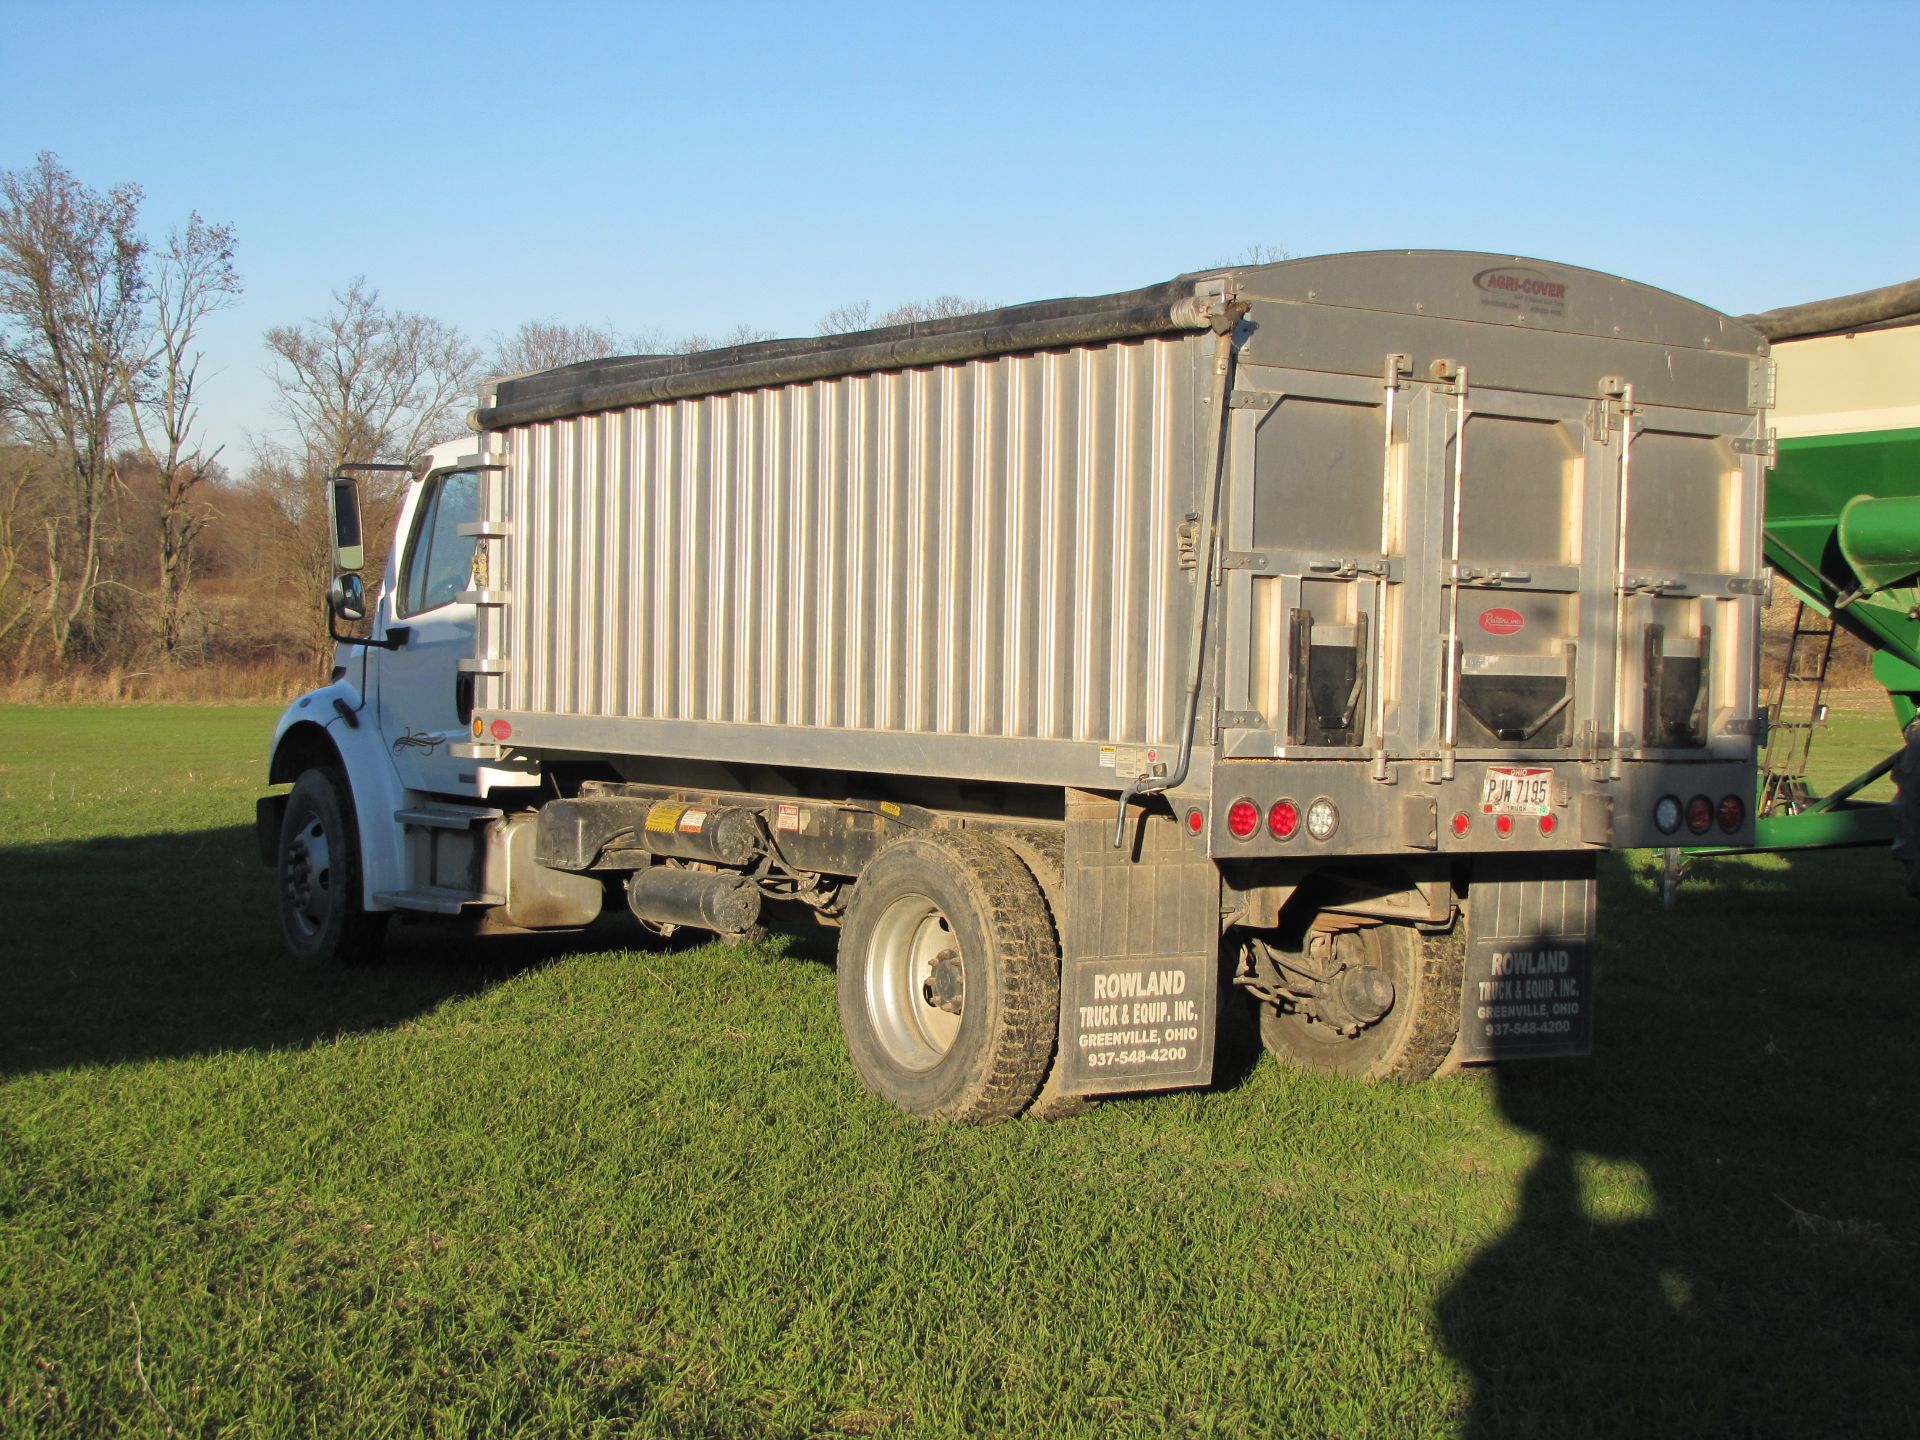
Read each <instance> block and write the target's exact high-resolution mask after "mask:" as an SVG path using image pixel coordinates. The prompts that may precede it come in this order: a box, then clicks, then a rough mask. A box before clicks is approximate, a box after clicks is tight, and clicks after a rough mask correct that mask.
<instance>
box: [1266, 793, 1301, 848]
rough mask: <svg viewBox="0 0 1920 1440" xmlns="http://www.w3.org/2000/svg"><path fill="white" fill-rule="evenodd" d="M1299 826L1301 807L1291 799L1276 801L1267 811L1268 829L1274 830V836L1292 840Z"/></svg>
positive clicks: (1279, 838) (1277, 838) (1278, 838)
mask: <svg viewBox="0 0 1920 1440" xmlns="http://www.w3.org/2000/svg"><path fill="white" fill-rule="evenodd" d="M1299 828H1300V807H1299V806H1297V805H1295V804H1294V803H1293V802H1292V801H1291V800H1276V801H1274V802H1273V808H1272V809H1271V810H1269V811H1267V829H1269V830H1271V831H1272V832H1273V838H1274V839H1276V840H1291V839H1292V838H1293V832H1294V831H1296V830H1298V829H1299Z"/></svg>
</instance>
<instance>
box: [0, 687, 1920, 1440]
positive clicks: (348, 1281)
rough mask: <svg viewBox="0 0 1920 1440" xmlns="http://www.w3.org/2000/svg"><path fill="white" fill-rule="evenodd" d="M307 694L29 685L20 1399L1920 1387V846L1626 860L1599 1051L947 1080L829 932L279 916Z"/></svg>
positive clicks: (570, 1421)
mask: <svg viewBox="0 0 1920 1440" xmlns="http://www.w3.org/2000/svg"><path fill="white" fill-rule="evenodd" d="M1856 723H1857V724H1858V725H1860V726H1863V727H1867V728H1866V729H1863V730H1862V731H1861V732H1860V733H1858V734H1855V733H1854V732H1853V731H1852V730H1851V729H1849V728H1847V727H1851V726H1853V725H1855V724H1856ZM1873 723H1874V719H1873V717H1870V716H1862V717H1859V718H1858V720H1857V721H1856V720H1855V719H1854V718H1852V717H1850V716H1846V715H1841V716H1837V717H1836V727H1837V732H1838V733H1842V734H1843V736H1844V737H1849V738H1847V739H1846V743H1847V744H1858V745H1860V746H1863V747H1868V748H1870V747H1871V745H1873V744H1876V743H1878V742H1877V741H1876V740H1874V738H1873V732H1872V730H1871V726H1872V724H1873ZM1885 723H1886V726H1887V728H1888V730H1889V734H1890V731H1891V726H1890V722H1885ZM270 726H271V715H270V714H269V713H268V712H265V711H257V710H247V711H242V710H232V711H223V710H201V709H191V710H190V709H159V708H151V709H136V710H122V711H87V710H68V711H56V710H0V877H3V878H4V890H3V891H0V894H4V899H5V904H6V906H7V913H6V916H5V926H6V928H5V932H4V933H5V937H6V938H5V941H4V962H3V963H4V967H5V968H4V973H5V976H6V978H7V980H8V982H9V987H10V990H11V992H12V993H11V996H10V998H9V1000H8V1002H7V1003H6V1004H5V1005H4V1006H3V1007H0V1433H4V1434H5V1435H7V1436H10V1437H11V1436H35V1435H69V1436H100V1435H120V1434H126V1435H164V1434H167V1433H169V1432H172V1433H177V1434H180V1435H195V1436H198V1435H209V1436H211V1435H274V1436H277V1435H314V1436H343V1435H352V1436H379V1435H395V1436H400V1435H416V1434H418V1435H522V1434H525V1435H627V1434H637V1435H716V1436H718V1435H725V1436H802V1435H862V1434H883V1435H903V1436H904V1435H913V1436H920V1435H956V1434H969V1433H970V1434H987V1433H1020V1434H1033V1435H1048V1436H1052V1435H1065V1436H1082V1435H1084V1436H1107V1435H1121V1436H1163V1435H1189V1434H1191V1435H1219V1436H1242V1435H1257V1434H1273V1435H1322V1434H1339V1435H1343V1436H1362V1435H1379V1436H1403V1435H1436V1436H1437V1435H1460V1434H1468V1435H1476V1436H1478V1435H1495V1434H1516V1435H1518V1434H1588V1433H1591V1434H1660V1435H1688V1434H1698V1435H1707V1434H1714V1435H1721V1434H1780V1435H1787V1434H1810V1435H1813V1434H1817V1435H1833V1434H1846V1433H1853V1434H1911V1433H1913V1432H1914V1430H1915V1429H1916V1426H1920V1402H1916V1396H1920V1306H1916V1305H1915V1304H1914V1302H1913V1295H1914V1290H1915V1280H1916V1274H1915V1270H1916V1265H1915V1257H1916V1253H1917V1252H1916V1249H1915V1244H1916V1242H1920V1214H1917V1213H1916V1203H1915V1198H1914V1197H1915V1194H1916V1191H1917V1190H1920V1185H1917V1184H1916V1182H1920V1147H1916V1144H1915V1141H1914V1138H1913V1135H1914V1126H1913V1115H1914V1113H1915V1109H1916V1101H1920V1094H1916V1090H1917V1089H1920V1087H1917V1086H1916V1083H1915V1068H1914V1065H1913V1059H1912V1054H1913V1051H1912V1036H1913V1034H1914V1030H1915V1025H1916V1020H1920V1015H1916V1007H1915V1004H1914V1001H1913V998H1912V995H1913V980H1914V967H1913V958H1914V956H1913V948H1914V947H1913V944H1912V939H1911V937H1912V935H1913V932H1914V920H1915V915H1916V911H1915V909H1914V904H1915V902H1912V901H1909V900H1907V899H1906V898H1905V897H1904V896H1903V895H1902V894H1901V887H1900V885H1899V883H1898V878H1899V877H1898V871H1897V869H1896V868H1895V867H1894V866H1893V865H1892V862H1891V861H1890V860H1888V859H1886V858H1885V857H1884V856H1881V855H1877V854H1871V853H1865V852H1856V853H1842V854H1830V855H1799V856H1795V857H1792V858H1790V859H1788V858H1780V857H1760V858H1754V859H1746V860H1726V861H1715V862H1713V864H1712V865H1711V866H1709V867H1702V869H1701V870H1700V871H1699V873H1697V874H1696V876H1695V877H1693V878H1690V879H1689V880H1688V881H1687V883H1686V884H1685V885H1684V886H1683V887H1682V891H1681V896H1680V903H1679V905H1678V907H1677V908H1676V909H1675V910H1674V911H1673V912H1671V913H1667V912H1663V911H1662V910H1661V909H1660V906H1659V903H1658V894H1657V888H1658V887H1657V876H1658V867H1657V859H1656V857H1654V856H1651V855H1634V856H1630V857H1623V858H1621V859H1619V860H1617V861H1611V862H1609V863H1608V865H1607V867H1606V870H1605V873H1604V876H1603V889H1604V898H1603V906H1602V925H1603V930H1604V940H1603V944H1602V948H1601V952H1600V956H1599V965H1598V970H1599V974H1598V986H1599V992H1598V994H1599V1000H1598V1025H1597V1037H1596V1039H1597V1046H1598V1050H1597V1054H1596V1056H1595V1058H1594V1059H1592V1060H1591V1061H1586V1062H1576V1063H1572V1064H1561V1065H1541V1066H1535V1067H1517V1068H1514V1069H1512V1070H1509V1071H1504V1072H1502V1073H1501V1074H1499V1075H1498V1076H1475V1077H1464V1078H1461V1079H1458V1080H1453V1081H1444V1082H1439V1083H1436V1084H1431V1085H1427V1086H1422V1087H1416V1088H1408V1089H1396V1088H1363V1087H1358V1086H1352V1085H1348V1084H1344V1083H1336V1082H1332V1081H1327V1080H1321V1079H1317V1078H1313V1077H1308V1076H1302V1075H1297V1074H1292V1073H1288V1072H1283V1071H1281V1070H1280V1069H1278V1068H1277V1067H1276V1066H1274V1065H1273V1064H1272V1063H1271V1062H1263V1063H1261V1064H1260V1065H1259V1066H1257V1067H1255V1068H1254V1069H1253V1070H1252V1071H1251V1072H1250V1073H1248V1074H1246V1075H1245V1076H1244V1077H1243V1078H1240V1079H1238V1080H1237V1082H1236V1083H1233V1084H1232V1085H1230V1086H1228V1087H1225V1088H1222V1089H1219V1090H1216V1091H1213V1092H1208V1093H1183V1094H1175V1095H1167V1096H1161V1097H1155V1098H1148V1099H1141V1100H1131V1101H1124V1102H1116V1103H1109V1104H1105V1105H1102V1106H1100V1107H1098V1108H1097V1109H1096V1110H1094V1111H1093V1112H1092V1113H1090V1114H1089V1115H1087V1116H1085V1117H1083V1118H1081V1119H1079V1120H1076V1121H1072V1122H1068V1123H1064V1124H1058V1125H1051V1126H1049V1125H1042V1124H1038V1123H1030V1122H1019V1123H1015V1124H1011V1125H1005V1126H1000V1127H997V1128H990V1129H955V1128H945V1127H939V1126H929V1125H926V1124H922V1123H919V1122H916V1121H912V1120H909V1119H907V1118H905V1117H903V1116H901V1115H899V1114H897V1113H895V1112H893V1111H892V1110H890V1109H888V1108H887V1107H885V1106H884V1105H882V1104H880V1103H879V1102H877V1101H874V1100H872V1099H870V1098H869V1097H867V1096H865V1095H864V1094H863V1093H862V1092H861V1091H860V1090H859V1088H858V1086H857V1085H856V1083H855V1082H854V1080H853V1077H852V1074H851V1072H850V1070H849V1068H848V1066H847V1064H846V1062H845V1060H844V1058H843V1056H842V1054H841V1051H840V1045H839V1039H838V1033H837V1030H836V1027H835V1021H834V1015H833V976H832V971H831V969H830V967H829V965H828V964H826V963H823V962H824V961H825V960H826V959H827V958H828V957H829V955H830V951H828V950H827V949H826V948H825V947H824V946H823V945H822V944H821V943H820V942H818V941H805V942H801V941H782V942H776V943H772V944H769V945H765V946H761V947H756V948H754V949H751V950H735V949H728V948H725V947H720V946H705V947H700V948H694V947H668V946H661V945H639V944H638V943H637V941H636V940H634V939H631V938H629V937H626V936H624V935H618V936H615V937H612V938H609V937H607V936H601V937H598V938H596V939H595V940H593V941H591V942H586V943H582V944H576V945H574V946H572V947H569V946H567V945H564V944H558V943H552V942H541V943H539V944H517V943H514V944H507V943H493V944H489V945H484V946H482V945H469V946H467V947H464V949H456V948H452V947H445V946H441V945H437V944H435V943H432V942H431V941H430V940H428V939H423V938H415V939H413V940H411V941H409V942H406V943H403V944H402V945H401V946H400V947H398V950H397V953H396V954H395V955H394V956H393V957H392V958H391V959H390V960H389V961H387V962H386V963H384V964H382V965H380V966H378V967H375V968H370V969H362V970H357V971H328V970H323V969H317V968H306V967H302V966H298V965H294V964H291V963H290V962H288V961H287V960H285V959H284V958H283V957H282V956H281V954H280V952H279V946H278V942H277V938H276V935H275V928H274V923H273V913H272V904H271V893H270V887H269V884H268V872H267V871H266V870H265V869H263V868H262V867H260V866H259V865H258V863H257V861H256V860H255V859H254V857H253V844H252V834H251V800H252V797H253V795H254V794H255V793H256V791H257V787H258V780H259V776H260V774H261V772H262V770H263V769H264V747H265V742H266V737H267V735H268V733H269V730H270ZM1839 748H1840V747H1830V748H1829V750H1828V752H1827V753H1828V754H1835V753H1836V751H1837V750H1838V749H1839ZM1819 757H1820V752H1819V751H1816V759H1817V761H1818V760H1819ZM1839 763H1841V764H1844V763H1845V759H1844V756H1843V757H1841V758H1840V760H1839ZM1856 768H1857V767H1856ZM1849 773H1850V772H1849ZM628 944H633V945H635V948H620V947H622V946H625V945H628Z"/></svg>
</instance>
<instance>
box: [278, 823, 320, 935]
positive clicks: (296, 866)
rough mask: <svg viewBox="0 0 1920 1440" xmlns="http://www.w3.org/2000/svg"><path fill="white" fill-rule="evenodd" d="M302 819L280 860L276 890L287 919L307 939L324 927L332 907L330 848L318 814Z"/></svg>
mask: <svg viewBox="0 0 1920 1440" xmlns="http://www.w3.org/2000/svg"><path fill="white" fill-rule="evenodd" d="M302 818H303V819H304V821H305V823H304V824H303V825H302V826H301V827H300V829H299V830H298V831H297V832H296V833H295V834H294V836H293V839H292V841H291V842H290V843H289V844H288V846H287V853H286V857H285V859H284V860H283V861H282V862H281V868H280V891H281V894H282V896H283V897H284V899H285V902H286V910H287V919H288V920H289V922H291V924H292V925H293V927H294V929H296V930H298V931H299V932H300V934H301V935H302V936H303V937H304V938H307V939H311V938H312V937H313V936H315V935H318V934H319V933H320V931H321V930H322V929H323V928H324V927H325V926H326V923H327V915H328V913H329V911H330V910H331V909H332V906H333V847H332V846H331V845H330V844H329V843H328V841H327V829H326V826H325V825H323V824H321V823H320V817H319V816H318V815H307V816H304V817H302Z"/></svg>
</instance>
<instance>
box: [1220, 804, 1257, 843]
mask: <svg viewBox="0 0 1920 1440" xmlns="http://www.w3.org/2000/svg"><path fill="white" fill-rule="evenodd" d="M1259 828H1260V807H1259V806H1258V805H1256V804H1254V803H1253V801H1251V800H1236V801H1234V802H1233V804H1231V805H1229V806H1228V807H1227V833H1228V834H1229V835H1231V836H1233V838H1234V839H1236V840H1251V839H1252V838H1253V832H1254V831H1256V830H1258V829H1259Z"/></svg>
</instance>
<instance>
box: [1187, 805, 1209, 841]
mask: <svg viewBox="0 0 1920 1440" xmlns="http://www.w3.org/2000/svg"><path fill="white" fill-rule="evenodd" d="M1206 828H1207V817H1206V816H1204V815H1202V814H1201V813H1200V811H1199V810H1198V809H1193V810H1189V811H1187V833H1188V834H1189V835H1198V834H1199V833H1200V832H1201V831H1202V830H1204V829H1206Z"/></svg>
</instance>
